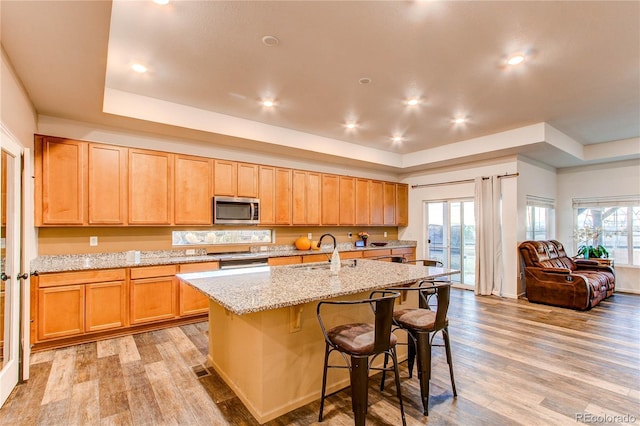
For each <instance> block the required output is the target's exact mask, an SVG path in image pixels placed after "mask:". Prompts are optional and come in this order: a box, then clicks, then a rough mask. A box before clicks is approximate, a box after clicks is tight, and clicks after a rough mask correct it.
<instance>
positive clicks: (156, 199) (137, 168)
mask: <svg viewBox="0 0 640 426" xmlns="http://www.w3.org/2000/svg"><path fill="white" fill-rule="evenodd" d="M172 212H173V154H168V153H165V152H155V151H146V150H140V149H130V150H129V224H131V225H170V224H171V222H172V220H173V217H172Z"/></svg>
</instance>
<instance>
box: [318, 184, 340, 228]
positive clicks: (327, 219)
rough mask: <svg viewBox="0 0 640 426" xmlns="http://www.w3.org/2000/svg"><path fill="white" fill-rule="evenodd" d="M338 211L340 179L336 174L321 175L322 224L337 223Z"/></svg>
mask: <svg viewBox="0 0 640 426" xmlns="http://www.w3.org/2000/svg"><path fill="white" fill-rule="evenodd" d="M339 213H340V181H339V177H338V176H336V175H325V174H323V175H322V224H323V225H337V224H338V222H339V220H338V219H339Z"/></svg>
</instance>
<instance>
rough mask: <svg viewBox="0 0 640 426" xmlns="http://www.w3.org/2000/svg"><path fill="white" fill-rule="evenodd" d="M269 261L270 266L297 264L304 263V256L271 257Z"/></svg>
mask: <svg viewBox="0 0 640 426" xmlns="http://www.w3.org/2000/svg"><path fill="white" fill-rule="evenodd" d="M267 262H268V264H269V266H282V265H296V264H298V263H302V256H283V257H270V258H269V259H268V260H267Z"/></svg>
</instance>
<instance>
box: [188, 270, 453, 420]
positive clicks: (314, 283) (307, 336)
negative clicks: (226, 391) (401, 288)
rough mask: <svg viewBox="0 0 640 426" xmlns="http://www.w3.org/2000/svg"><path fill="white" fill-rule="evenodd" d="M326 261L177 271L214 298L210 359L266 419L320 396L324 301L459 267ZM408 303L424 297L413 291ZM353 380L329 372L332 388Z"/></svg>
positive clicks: (357, 314) (354, 317) (359, 314)
mask: <svg viewBox="0 0 640 426" xmlns="http://www.w3.org/2000/svg"><path fill="white" fill-rule="evenodd" d="M327 265H328V264H326V263H323V264H314V263H308V264H299V265H289V266H271V267H270V266H262V267H256V268H243V269H235V270H234V269H232V270H219V271H210V272H202V273H193V274H180V275H178V278H179V279H180V280H182V281H183V282H185V283H187V284H188V285H191V286H193V287H194V288H196V289H198V290H199V291H201V292H203V293H204V294H206V295H207V296H208V297H209V298H210V304H209V354H208V357H207V358H208V361H209V362H210V364H211V365H212V366H213V368H214V369H215V370H216V372H217V373H218V374H219V375H220V376H221V377H222V378H223V379H224V380H225V382H226V383H227V384H228V385H229V386H230V387H231V388H232V389H233V391H234V392H235V393H236V395H237V396H238V397H239V398H240V400H242V402H243V403H244V404H245V406H246V407H247V409H248V410H249V411H250V412H251V414H252V415H253V416H254V417H255V418H256V420H258V422H260V423H265V422H267V421H269V420H272V419H274V418H276V417H278V416H280V415H283V414H285V413H287V412H289V411H292V410H294V409H296V408H298V407H301V406H303V405H305V404H308V403H310V402H312V401H314V400H317V399H319V398H320V385H321V381H322V365H323V357H324V337H323V335H322V333H321V331H320V327H319V326H318V322H317V319H316V315H315V309H316V305H317V302H318V301H320V300H325V299H338V300H340V299H343V300H353V299H360V298H365V297H368V296H369V292H370V291H372V290H375V289H380V288H385V287H391V286H398V285H410V284H413V283H415V282H416V281H418V280H421V279H428V278H436V277H440V276H447V275H451V274H455V273H457V272H458V271H452V270H447V269H443V268H434V267H424V266H415V265H408V264H400V263H392V262H380V261H374V260H366V259H358V260H357V261H356V262H353V261H344V262H342V267H341V268H340V271H339V272H338V273H337V274H333V273H332V272H331V271H330V270H329V268H328V267H327ZM408 293H413V292H408ZM410 296H411V295H410ZM401 303H402V304H403V305H406V306H415V305H416V304H417V302H416V301H415V300H413V299H412V298H411V297H409V298H408V299H403V300H402V301H401ZM368 314H369V313H368V312H366V310H360V311H356V310H354V311H353V312H351V313H350V314H349V317H348V318H346V317H345V316H344V314H341V316H340V317H339V318H335V320H336V321H341V322H345V321H354V322H361V321H366V320H367V316H368ZM329 321H331V318H329ZM400 337H401V338H404V336H400ZM401 355H402V354H401ZM332 376H333V377H332ZM347 386H349V376H348V370H336V371H335V372H332V374H330V376H329V382H328V386H327V391H328V392H335V391H337V390H339V389H342V388H344V387H347Z"/></svg>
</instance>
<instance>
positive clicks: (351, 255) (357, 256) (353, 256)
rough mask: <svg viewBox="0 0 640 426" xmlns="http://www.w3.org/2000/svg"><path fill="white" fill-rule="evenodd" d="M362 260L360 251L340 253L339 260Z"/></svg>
mask: <svg viewBox="0 0 640 426" xmlns="http://www.w3.org/2000/svg"><path fill="white" fill-rule="evenodd" d="M360 258H362V252H361V251H345V252H342V253H340V259H360Z"/></svg>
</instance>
